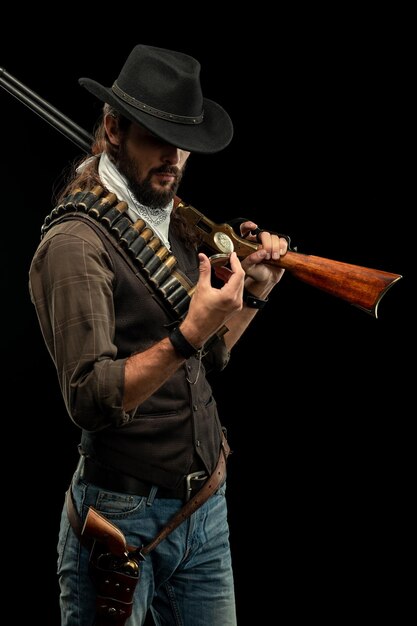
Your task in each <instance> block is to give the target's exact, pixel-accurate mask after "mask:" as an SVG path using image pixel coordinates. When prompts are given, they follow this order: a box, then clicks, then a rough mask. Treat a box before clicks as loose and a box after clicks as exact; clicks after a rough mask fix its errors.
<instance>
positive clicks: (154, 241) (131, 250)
mask: <svg viewBox="0 0 417 626" xmlns="http://www.w3.org/2000/svg"><path fill="white" fill-rule="evenodd" d="M127 208H128V205H127V203H126V202H123V201H122V202H119V201H118V199H117V196H116V195H115V194H114V193H109V194H107V195H104V190H103V188H102V187H100V186H99V185H97V186H96V187H94V188H93V189H91V190H87V191H82V190H79V191H76V192H74V193H73V194H70V195H68V196H66V197H65V198H64V200H63V201H62V202H61V203H60V204H59V205H58V206H56V207H55V208H54V209H53V210H52V211H51V213H50V214H49V215H48V216H47V217H46V218H45V221H44V224H43V226H42V229H41V239H42V238H43V237H44V235H45V233H46V232H47V231H48V230H49V229H50V228H51V226H53V225H54V224H56V223H58V222H61V221H63V220H65V219H71V218H74V217H81V218H82V219H85V220H87V221H91V222H93V223H95V224H97V225H100V226H101V228H100V232H103V233H104V234H105V235H106V236H107V238H108V239H109V240H110V241H111V243H112V244H113V245H115V247H116V249H117V250H118V252H119V253H120V254H122V256H123V257H124V258H125V260H126V261H127V262H128V264H129V265H130V267H131V268H132V269H133V271H134V272H135V273H136V274H137V275H138V270H139V275H140V277H142V281H143V282H144V283H145V284H146V285H147V286H148V288H150V289H151V290H153V291H154V292H156V293H157V294H158V295H159V296H160V301H161V302H162V303H163V305H164V307H165V309H167V310H168V311H169V312H170V313H171V314H173V315H174V316H175V318H176V319H178V318H182V317H183V316H184V315H185V313H186V312H187V310H188V306H189V303H190V299H191V296H192V293H193V291H194V285H193V284H192V283H191V281H190V280H189V279H188V278H187V276H185V274H184V273H183V272H181V270H179V269H178V267H177V263H178V262H177V259H176V258H175V256H174V255H173V254H172V253H171V252H170V250H168V248H167V247H166V246H164V245H163V244H162V243H161V241H160V239H159V238H158V237H156V236H155V234H154V233H153V231H152V229H151V228H150V227H149V226H148V225H147V224H146V222H145V221H144V220H143V219H138V220H136V222H133V221H132V220H131V219H130V217H128V216H127V215H126V210H127Z"/></svg>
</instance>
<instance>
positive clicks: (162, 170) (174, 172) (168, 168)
mask: <svg viewBox="0 0 417 626" xmlns="http://www.w3.org/2000/svg"><path fill="white" fill-rule="evenodd" d="M150 174H151V175H152V174H169V175H170V176H175V178H179V177H180V175H181V171H180V170H179V169H178V167H176V166H175V165H161V167H154V168H153V169H152V170H151V171H150Z"/></svg>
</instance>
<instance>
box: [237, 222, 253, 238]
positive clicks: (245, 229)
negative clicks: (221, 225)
mask: <svg viewBox="0 0 417 626" xmlns="http://www.w3.org/2000/svg"><path fill="white" fill-rule="evenodd" d="M256 228H257V224H255V222H251V221H249V220H248V221H247V222H243V223H242V224H241V225H240V232H241V235H242V237H245V236H246V235H247V234H248V233H250V231H251V230H255V229H256Z"/></svg>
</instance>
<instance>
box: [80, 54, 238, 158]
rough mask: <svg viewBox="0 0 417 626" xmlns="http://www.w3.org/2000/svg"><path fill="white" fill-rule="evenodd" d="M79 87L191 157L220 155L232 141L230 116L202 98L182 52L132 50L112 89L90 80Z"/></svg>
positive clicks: (193, 66)
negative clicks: (194, 153) (187, 152)
mask: <svg viewBox="0 0 417 626" xmlns="http://www.w3.org/2000/svg"><path fill="white" fill-rule="evenodd" d="M79 83H80V84H81V85H82V86H83V87H85V88H86V89H88V91H90V92H91V93H92V94H94V95H95V96H96V97H97V98H99V99H100V100H102V101H103V102H107V103H108V104H110V105H111V106H112V107H114V108H115V109H116V110H117V111H119V112H120V113H122V115H124V116H125V117H127V118H128V119H129V120H131V121H132V122H138V123H139V124H141V125H142V126H144V127H145V128H147V129H148V130H149V131H151V132H152V133H154V134H155V135H156V136H157V137H160V138H161V139H163V140H164V141H167V142H168V143H170V144H172V145H174V146H176V147H177V148H181V149H182V150H187V151H190V152H201V153H207V154H209V153H213V152H219V151H220V150H223V148H225V147H226V146H227V145H228V144H229V143H230V141H231V139H232V136H233V125H232V121H231V119H230V117H229V115H228V114H227V113H226V111H225V110H224V109H223V108H222V107H221V106H220V105H219V104H217V103H216V102H213V101H212V100H208V99H207V98H203V94H202V91H201V86H200V63H199V62H198V61H196V59H194V58H193V57H191V56H189V55H187V54H184V53H182V52H174V51H172V50H166V49H164V48H155V47H153V46H145V45H137V46H135V47H134V48H133V50H132V52H131V53H130V55H129V56H128V58H127V60H126V62H125V64H124V66H123V68H122V71H121V72H120V74H119V77H118V78H117V80H116V81H115V82H114V83H113V86H112V87H111V88H107V87H103V85H100V84H99V83H97V82H96V81H94V80H92V79H91V78H80V79H79Z"/></svg>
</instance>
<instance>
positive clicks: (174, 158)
mask: <svg viewBox="0 0 417 626" xmlns="http://www.w3.org/2000/svg"><path fill="white" fill-rule="evenodd" d="M181 152H182V151H181V150H180V149H179V148H176V147H175V146H172V145H171V144H170V143H167V144H165V145H164V149H163V153H162V161H163V162H164V163H165V164H167V165H177V163H179V162H180V160H181Z"/></svg>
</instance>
